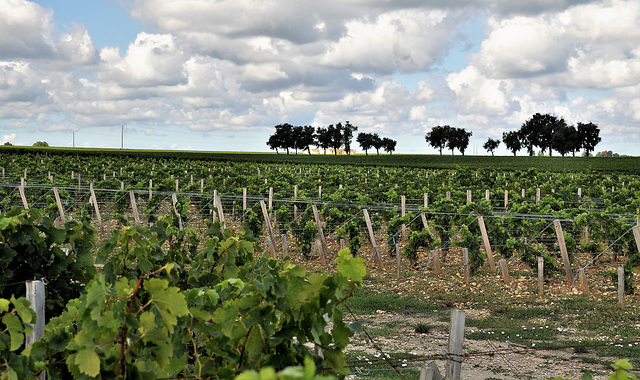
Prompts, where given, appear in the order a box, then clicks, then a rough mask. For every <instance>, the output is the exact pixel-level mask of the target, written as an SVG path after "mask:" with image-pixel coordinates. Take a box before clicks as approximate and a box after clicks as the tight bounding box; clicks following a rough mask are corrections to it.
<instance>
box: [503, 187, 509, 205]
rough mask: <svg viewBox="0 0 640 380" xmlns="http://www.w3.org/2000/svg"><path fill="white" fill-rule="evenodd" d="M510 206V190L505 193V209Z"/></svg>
mask: <svg viewBox="0 0 640 380" xmlns="http://www.w3.org/2000/svg"><path fill="white" fill-rule="evenodd" d="M508 205H509V190H505V191H504V208H507V206H508Z"/></svg>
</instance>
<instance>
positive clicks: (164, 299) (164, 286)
mask: <svg viewBox="0 0 640 380" xmlns="http://www.w3.org/2000/svg"><path fill="white" fill-rule="evenodd" d="M144 288H145V290H146V291H147V292H149V295H150V296H151V300H150V302H151V304H152V305H154V306H155V307H156V309H157V310H158V312H159V313H160V315H161V316H162V319H163V321H164V324H165V327H166V328H167V331H169V332H171V331H173V326H175V325H176V323H177V322H178V319H177V318H178V317H181V316H183V315H187V314H188V313H189V309H188V308H187V301H186V299H185V297H184V294H182V293H180V289H178V288H176V287H169V281H167V280H163V279H159V278H151V279H149V280H147V281H145V283H144Z"/></svg>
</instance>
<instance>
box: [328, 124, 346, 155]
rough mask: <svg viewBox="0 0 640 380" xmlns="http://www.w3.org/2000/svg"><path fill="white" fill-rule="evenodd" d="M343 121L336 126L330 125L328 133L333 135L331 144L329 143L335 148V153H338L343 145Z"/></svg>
mask: <svg viewBox="0 0 640 380" xmlns="http://www.w3.org/2000/svg"><path fill="white" fill-rule="evenodd" d="M343 128H344V127H343V126H342V123H338V124H336V125H335V126H334V125H333V124H331V125H329V128H328V133H329V136H331V144H330V145H329V146H330V147H331V148H333V154H338V150H340V146H342V130H343Z"/></svg>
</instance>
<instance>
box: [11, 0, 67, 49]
mask: <svg viewBox="0 0 640 380" xmlns="http://www.w3.org/2000/svg"><path fill="white" fill-rule="evenodd" d="M52 16H53V14H52V12H50V11H47V10H45V9H44V8H42V7H41V6H40V5H38V4H36V3H32V2H29V1H25V0H3V1H2V2H0V49H1V50H0V52H1V53H0V54H1V57H2V58H3V59H7V58H48V57H51V56H52V55H53V51H54V41H53V36H54V33H55V29H54V26H53V23H52Z"/></svg>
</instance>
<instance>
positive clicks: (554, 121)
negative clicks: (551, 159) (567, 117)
mask: <svg viewBox="0 0 640 380" xmlns="http://www.w3.org/2000/svg"><path fill="white" fill-rule="evenodd" d="M566 125H567V123H566V122H565V121H564V119H563V118H558V117H556V116H553V115H550V114H548V113H547V114H544V115H542V114H540V113H536V114H535V115H533V116H532V117H531V119H529V120H527V121H525V122H524V123H523V124H522V126H521V127H520V138H521V141H522V142H523V144H524V145H525V146H526V147H527V152H528V153H529V155H530V156H533V147H538V148H540V149H542V151H544V150H545V149H547V148H548V149H549V156H551V155H552V149H551V148H552V147H551V145H552V140H553V134H554V131H555V130H557V129H561V128H564V127H566Z"/></svg>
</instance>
